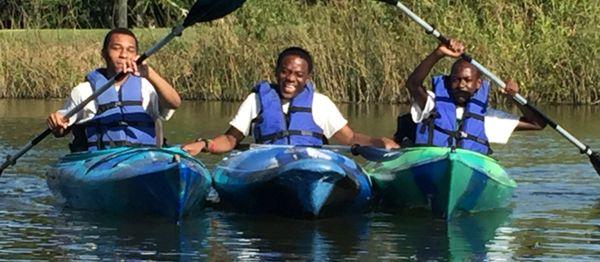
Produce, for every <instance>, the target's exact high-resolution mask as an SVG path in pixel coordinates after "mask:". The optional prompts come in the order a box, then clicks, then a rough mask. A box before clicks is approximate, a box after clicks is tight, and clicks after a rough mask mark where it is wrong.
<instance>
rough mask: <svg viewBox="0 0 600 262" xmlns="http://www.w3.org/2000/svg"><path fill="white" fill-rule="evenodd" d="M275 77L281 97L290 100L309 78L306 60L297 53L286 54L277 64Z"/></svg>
mask: <svg viewBox="0 0 600 262" xmlns="http://www.w3.org/2000/svg"><path fill="white" fill-rule="evenodd" d="M275 77H276V78H277V86H278V88H279V90H278V91H279V95H280V96H281V98H282V99H285V100H291V99H292V98H294V97H296V96H297V95H298V94H300V93H301V92H302V91H303V90H304V85H306V82H307V81H308V80H309V79H310V71H309V68H308V62H307V61H306V60H304V59H302V58H301V57H300V56H298V55H293V54H290V55H287V56H285V57H284V58H283V59H281V63H280V64H279V65H277V70H276V71H275Z"/></svg>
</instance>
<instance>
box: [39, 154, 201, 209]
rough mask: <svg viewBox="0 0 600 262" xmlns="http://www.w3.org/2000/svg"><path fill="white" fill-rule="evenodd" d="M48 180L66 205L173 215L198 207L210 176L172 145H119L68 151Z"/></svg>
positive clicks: (192, 159)
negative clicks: (134, 146) (90, 149)
mask: <svg viewBox="0 0 600 262" xmlns="http://www.w3.org/2000/svg"><path fill="white" fill-rule="evenodd" d="M47 182H48V186H49V187H50V189H51V190H52V192H53V193H54V194H55V195H56V196H57V197H58V198H59V199H60V200H61V202H64V203H65V204H66V205H67V206H69V207H73V208H76V209H88V210H101V211H105V212H109V213H113V214H117V215H123V216H136V215H142V214H153V215H158V216H165V217H168V218H173V219H177V220H178V219H180V218H182V217H183V216H185V215H187V214H188V213H190V212H191V211H192V210H195V209H197V208H200V207H202V206H203V204H204V201H205V197H206V195H207V192H208V190H209V188H210V185H211V177H210V172H209V171H208V169H207V168H206V167H205V166H204V164H203V163H202V162H200V161H199V160H197V159H195V158H193V157H191V156H190V155H188V154H187V153H185V152H184V151H182V150H181V149H179V148H177V147H172V148H154V147H137V148H129V147H122V148H116V149H108V150H99V151H94V152H82V153H74V154H68V155H66V156H64V157H62V158H61V159H60V160H59V161H58V163H57V164H55V165H52V166H51V167H50V169H49V170H48V172H47Z"/></svg>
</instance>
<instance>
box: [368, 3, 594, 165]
mask: <svg viewBox="0 0 600 262" xmlns="http://www.w3.org/2000/svg"><path fill="white" fill-rule="evenodd" d="M380 1H382V2H386V3H388V4H391V5H394V6H396V7H398V8H400V10H402V12H404V13H405V14H406V15H408V17H410V18H411V19H412V20H413V21H415V22H416V23H417V24H419V25H420V26H421V27H423V28H424V29H425V31H426V32H427V34H430V35H433V36H434V37H436V38H437V39H438V40H439V41H440V42H442V43H444V44H446V45H449V44H450V40H448V38H446V37H445V36H444V35H442V34H441V33H440V32H439V31H438V30H437V29H435V28H434V27H433V26H431V25H430V24H428V23H427V22H425V20H423V19H421V18H420V17H419V16H417V15H416V14H415V13H413V12H412V11H411V10H410V9H408V7H406V6H405V5H403V4H402V3H400V2H399V1H396V0H380ZM461 58H462V59H464V60H465V61H467V62H469V63H471V64H472V65H474V66H475V67H476V68H477V69H478V70H479V71H480V72H481V73H483V74H484V75H485V76H487V77H488V78H490V79H491V80H492V81H493V82H494V83H496V84H497V85H498V86H500V87H502V88H505V87H506V83H504V81H502V80H501V79H500V78H499V77H498V76H496V75H495V74H494V73H492V72H491V71H490V70H488V69H487V68H485V67H484V66H483V65H482V64H480V63H479V62H477V61H476V60H475V59H473V58H472V57H471V56H469V55H467V54H464V53H463V54H462V55H461ZM513 100H514V101H515V102H517V103H519V104H521V105H523V106H525V107H527V109H529V110H531V111H533V112H535V113H537V114H538V115H539V116H540V117H541V118H542V119H544V121H545V122H546V123H547V124H548V125H550V126H551V127H552V128H554V130H556V131H557V132H558V133H559V134H561V135H562V136H563V137H564V138H566V139H567V140H569V141H570V142H571V143H573V145H575V146H576V147H577V148H579V151H580V152H581V153H584V154H586V155H588V156H590V157H592V156H593V155H594V152H593V151H592V149H591V148H590V147H589V146H587V145H585V144H583V143H582V142H581V141H579V140H578V139H577V138H575V137H574V136H573V135H571V134H570V133H569V132H567V130H565V129H563V128H562V127H561V126H559V125H558V124H557V123H556V122H554V121H553V120H552V119H550V118H549V117H548V116H546V115H545V114H544V113H542V112H541V111H540V110H538V109H537V108H536V107H534V106H532V105H531V104H529V103H528V102H527V99H525V98H524V97H522V96H521V95H520V94H516V95H514V96H513Z"/></svg>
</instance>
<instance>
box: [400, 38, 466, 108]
mask: <svg viewBox="0 0 600 262" xmlns="http://www.w3.org/2000/svg"><path fill="white" fill-rule="evenodd" d="M464 50H465V48H464V46H463V44H462V43H461V42H459V41H457V40H454V39H450V45H449V46H447V45H445V44H440V45H438V47H437V48H436V49H435V50H433V52H431V54H429V55H428V56H427V57H426V58H425V59H424V60H423V61H421V63H420V64H419V65H418V66H417V67H416V68H415V70H414V71H413V72H412V73H411V74H410V76H408V79H407V80H406V88H408V91H409V93H410V96H411V97H412V98H413V99H414V101H415V102H416V103H417V104H418V105H419V107H420V108H421V109H422V108H425V103H427V89H425V87H424V86H423V81H425V78H427V75H429V72H431V69H432V68H433V66H434V65H435V64H436V63H437V62H438V61H440V59H442V58H444V57H445V56H450V57H454V58H457V57H459V56H460V55H461V54H462V53H463V52H464Z"/></svg>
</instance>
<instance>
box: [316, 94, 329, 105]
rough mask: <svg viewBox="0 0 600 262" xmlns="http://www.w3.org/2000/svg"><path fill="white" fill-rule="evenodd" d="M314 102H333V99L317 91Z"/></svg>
mask: <svg viewBox="0 0 600 262" xmlns="http://www.w3.org/2000/svg"><path fill="white" fill-rule="evenodd" d="M313 103H319V104H333V101H332V100H331V98H329V97H328V96H326V95H324V94H321V93H318V92H315V94H314V96H313Z"/></svg>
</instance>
